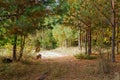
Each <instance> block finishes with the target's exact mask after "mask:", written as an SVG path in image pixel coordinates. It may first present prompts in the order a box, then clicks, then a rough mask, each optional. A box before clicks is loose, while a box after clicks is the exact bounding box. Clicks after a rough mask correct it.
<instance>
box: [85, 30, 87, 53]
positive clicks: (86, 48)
mask: <svg viewBox="0 0 120 80" xmlns="http://www.w3.org/2000/svg"><path fill="white" fill-rule="evenodd" d="M87 49H88V46H87V30H86V33H85V54H88V52H87Z"/></svg>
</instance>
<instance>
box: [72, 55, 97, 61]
mask: <svg viewBox="0 0 120 80" xmlns="http://www.w3.org/2000/svg"><path fill="white" fill-rule="evenodd" d="M74 56H75V58H77V59H88V60H92V59H96V58H97V57H96V56H92V55H86V54H76V55H74Z"/></svg>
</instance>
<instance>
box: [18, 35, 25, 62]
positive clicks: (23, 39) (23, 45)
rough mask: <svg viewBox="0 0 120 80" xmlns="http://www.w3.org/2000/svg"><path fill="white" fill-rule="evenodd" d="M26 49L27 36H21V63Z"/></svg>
mask: <svg viewBox="0 0 120 80" xmlns="http://www.w3.org/2000/svg"><path fill="white" fill-rule="evenodd" d="M24 47H25V36H21V49H20V55H19V58H18V61H20V60H21V58H22V56H23V51H24Z"/></svg>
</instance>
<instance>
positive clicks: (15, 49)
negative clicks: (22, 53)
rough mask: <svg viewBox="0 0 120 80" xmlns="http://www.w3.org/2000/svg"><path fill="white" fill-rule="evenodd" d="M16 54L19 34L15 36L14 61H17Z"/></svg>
mask: <svg viewBox="0 0 120 80" xmlns="http://www.w3.org/2000/svg"><path fill="white" fill-rule="evenodd" d="M16 52H17V34H14V44H13V61H16V60H17V57H16Z"/></svg>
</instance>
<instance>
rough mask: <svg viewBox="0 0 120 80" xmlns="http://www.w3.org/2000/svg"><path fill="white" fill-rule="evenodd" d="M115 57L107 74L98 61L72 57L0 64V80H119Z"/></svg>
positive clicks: (30, 58)
mask: <svg viewBox="0 0 120 80" xmlns="http://www.w3.org/2000/svg"><path fill="white" fill-rule="evenodd" d="M116 57H117V62H115V63H110V66H108V69H109V71H110V72H108V73H102V71H100V69H99V68H100V65H99V61H100V60H99V59H94V60H83V59H80V60H79V59H76V58H74V57H73V56H62V57H57V58H43V59H39V60H36V59H35V58H32V57H27V58H25V59H24V60H22V61H21V62H14V63H9V64H3V63H2V62H0V80H120V55H116Z"/></svg>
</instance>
